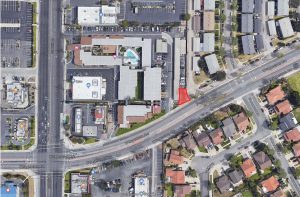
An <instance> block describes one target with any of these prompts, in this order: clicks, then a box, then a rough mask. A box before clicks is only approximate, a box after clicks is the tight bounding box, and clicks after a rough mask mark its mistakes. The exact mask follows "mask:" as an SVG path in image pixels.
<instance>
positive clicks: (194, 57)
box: [193, 56, 200, 72]
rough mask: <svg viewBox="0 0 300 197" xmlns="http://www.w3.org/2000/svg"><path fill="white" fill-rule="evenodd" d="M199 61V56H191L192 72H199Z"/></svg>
mask: <svg viewBox="0 0 300 197" xmlns="http://www.w3.org/2000/svg"><path fill="white" fill-rule="evenodd" d="M199 61H200V57H197V56H193V71H194V72H200V68H199V66H198V64H199Z"/></svg>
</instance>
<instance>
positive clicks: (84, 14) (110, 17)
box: [77, 5, 117, 26]
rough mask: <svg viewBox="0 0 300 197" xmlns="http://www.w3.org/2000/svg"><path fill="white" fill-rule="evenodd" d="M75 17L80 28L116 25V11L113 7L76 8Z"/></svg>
mask: <svg viewBox="0 0 300 197" xmlns="http://www.w3.org/2000/svg"><path fill="white" fill-rule="evenodd" d="M77 16H78V19H77V20H78V24H79V25H82V26H94V25H117V9H116V7H113V6H107V5H102V6H101V7H78V8H77Z"/></svg>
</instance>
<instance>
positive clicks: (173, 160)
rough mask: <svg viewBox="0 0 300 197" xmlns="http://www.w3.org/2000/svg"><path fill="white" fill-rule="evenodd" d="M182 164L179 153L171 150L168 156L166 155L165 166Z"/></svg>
mask: <svg viewBox="0 0 300 197" xmlns="http://www.w3.org/2000/svg"><path fill="white" fill-rule="evenodd" d="M182 163H183V157H182V156H181V155H180V153H179V151H177V150H171V151H170V154H168V155H167V158H166V164H175V165H176V164H177V165H180V164H182Z"/></svg>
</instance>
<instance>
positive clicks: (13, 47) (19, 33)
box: [0, 1, 33, 67]
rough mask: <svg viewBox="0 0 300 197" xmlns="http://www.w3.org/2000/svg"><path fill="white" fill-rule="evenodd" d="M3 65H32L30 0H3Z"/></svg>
mask: <svg viewBox="0 0 300 197" xmlns="http://www.w3.org/2000/svg"><path fill="white" fill-rule="evenodd" d="M0 3H1V23H6V27H2V28H1V54H2V55H1V56H2V58H1V67H30V66H31V65H32V64H31V55H32V11H33V6H32V4H31V3H28V2H18V1H1V2H0Z"/></svg>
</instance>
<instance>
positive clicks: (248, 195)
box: [242, 191, 253, 197]
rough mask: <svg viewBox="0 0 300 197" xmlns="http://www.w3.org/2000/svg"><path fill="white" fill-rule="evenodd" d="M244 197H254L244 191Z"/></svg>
mask: <svg viewBox="0 0 300 197" xmlns="http://www.w3.org/2000/svg"><path fill="white" fill-rule="evenodd" d="M242 195H243V197H253V195H252V193H251V192H250V191H244V192H243V193H242Z"/></svg>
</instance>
